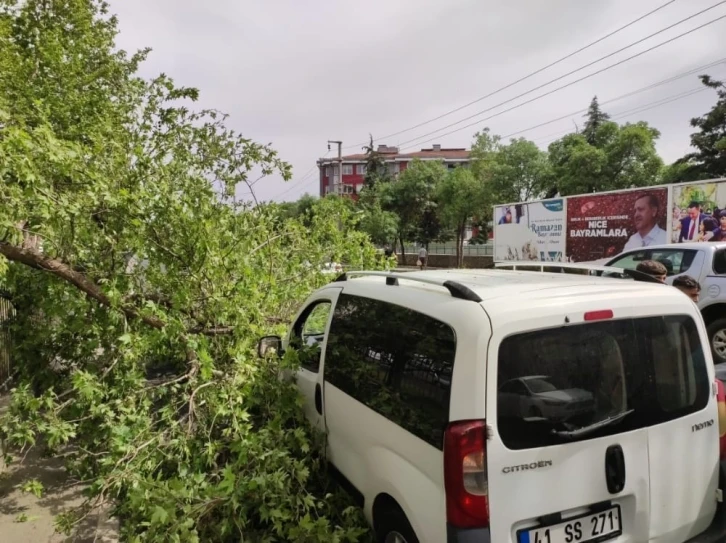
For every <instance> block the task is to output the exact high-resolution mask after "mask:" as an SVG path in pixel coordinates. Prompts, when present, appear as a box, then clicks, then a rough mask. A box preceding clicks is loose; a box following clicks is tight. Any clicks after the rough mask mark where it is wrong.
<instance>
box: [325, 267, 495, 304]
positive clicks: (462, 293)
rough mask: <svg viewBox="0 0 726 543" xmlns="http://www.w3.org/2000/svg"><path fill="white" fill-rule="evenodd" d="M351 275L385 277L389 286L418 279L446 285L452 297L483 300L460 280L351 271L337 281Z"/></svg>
mask: <svg viewBox="0 0 726 543" xmlns="http://www.w3.org/2000/svg"><path fill="white" fill-rule="evenodd" d="M351 276H356V277H385V278H386V284H387V285H389V286H398V280H399V279H405V280H406V281H416V282H417V283H424V284H427V285H435V286H437V287H444V288H445V289H446V290H448V291H449V293H450V294H451V296H452V297H454V298H459V299H461V300H468V301H470V302H476V303H479V302H481V301H482V299H481V297H479V295H478V294H477V293H476V292H474V291H473V290H471V289H470V288H469V287H467V286H466V285H462V284H461V283H459V282H458V281H450V280H448V281H442V280H441V279H428V278H426V277H416V276H412V275H411V274H410V273H391V272H383V271H349V272H346V273H344V274H342V275H339V276H338V277H336V279H335V281H334V282H336V283H340V282H343V281H347V280H348V279H349V278H350V277H351Z"/></svg>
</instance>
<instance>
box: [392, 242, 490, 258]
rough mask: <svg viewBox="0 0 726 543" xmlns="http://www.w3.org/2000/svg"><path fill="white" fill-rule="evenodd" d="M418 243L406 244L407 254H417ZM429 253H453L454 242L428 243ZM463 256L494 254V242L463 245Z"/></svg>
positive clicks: (454, 252)
mask: <svg viewBox="0 0 726 543" xmlns="http://www.w3.org/2000/svg"><path fill="white" fill-rule="evenodd" d="M419 247H420V246H419V245H416V244H415V243H407V244H406V253H407V254H418V250H419ZM429 254H430V255H455V254H456V243H430V244H429ZM464 256H494V244H493V243H483V244H480V245H464Z"/></svg>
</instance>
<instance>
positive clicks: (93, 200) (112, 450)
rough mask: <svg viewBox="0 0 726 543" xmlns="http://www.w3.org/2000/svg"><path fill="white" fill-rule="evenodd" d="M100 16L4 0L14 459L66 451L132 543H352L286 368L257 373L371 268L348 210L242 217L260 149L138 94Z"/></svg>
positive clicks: (180, 103) (267, 160) (3, 187)
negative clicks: (272, 349) (336, 278)
mask: <svg viewBox="0 0 726 543" xmlns="http://www.w3.org/2000/svg"><path fill="white" fill-rule="evenodd" d="M117 31H118V30H117V21H116V19H115V18H114V17H112V16H110V15H109V14H108V12H107V7H106V5H105V4H104V3H103V2H100V1H96V0H63V1H58V2H46V1H43V0H27V1H25V2H23V3H16V2H14V1H11V0H0V68H1V69H0V83H1V84H0V177H2V182H0V282H2V284H3V287H4V288H5V291H6V294H7V296H8V297H9V298H10V299H11V300H12V303H13V304H14V306H15V308H16V310H17V317H16V318H15V320H14V321H12V323H11V335H12V339H13V343H12V357H13V365H14V367H16V368H17V369H18V372H19V373H18V375H17V376H16V379H15V389H14V391H13V397H12V404H11V407H10V410H9V412H8V414H7V415H6V416H5V417H4V418H3V420H2V421H0V432H1V433H2V437H3V438H4V439H5V440H6V444H7V445H8V446H9V447H10V448H11V449H10V450H11V451H22V452H23V453H24V452H25V451H27V449H28V448H29V447H41V448H43V449H44V450H45V451H46V452H47V453H49V454H59V453H60V452H63V453H64V454H65V455H67V456H66V458H67V459H68V468H69V470H70V471H71V473H72V474H73V475H74V476H75V477H77V478H78V479H79V480H83V481H86V482H87V483H88V484H89V487H88V501H87V502H86V503H85V504H84V505H83V506H81V507H80V508H78V509H76V510H72V511H67V512H65V513H64V514H63V515H61V517H60V518H59V527H60V528H61V529H63V530H65V531H71V530H72V529H73V528H74V526H76V525H77V523H78V521H79V519H81V518H82V517H83V516H84V515H85V514H86V513H87V512H88V510H89V509H90V508H93V507H95V506H98V505H99V504H102V503H105V502H110V503H112V504H113V505H114V512H115V513H116V514H117V515H119V516H120V517H122V518H123V523H122V530H123V537H124V538H125V539H126V540H129V541H230V540H241V539H244V540H247V541H249V540H252V541H256V540H268V541H272V540H280V541H290V540H294V541H323V540H324V541H345V540H355V539H356V538H358V537H359V536H361V534H363V533H364V532H365V531H366V530H365V528H363V527H362V526H364V524H363V522H362V519H361V517H360V515H359V513H358V510H357V509H356V508H348V505H349V504H348V503H347V502H346V501H345V500H343V501H339V498H337V497H336V496H337V494H335V495H334V496H332V497H331V496H328V494H329V493H330V492H332V490H331V488H332V487H330V486H329V483H328V482H327V478H326V477H324V462H323V458H322V452H321V451H322V449H320V448H319V445H320V440H319V439H318V436H317V434H316V433H315V432H314V431H313V430H312V429H311V428H310V427H309V425H308V423H307V422H306V420H305V418H304V416H303V415H302V411H301V409H300V398H299V395H298V392H297V390H296V388H295V386H294V385H293V383H291V382H289V381H286V380H280V378H279V377H280V375H281V372H282V371H283V370H287V369H294V368H295V367H296V354H295V352H294V351H292V350H291V351H289V352H288V353H286V355H285V357H284V358H283V359H282V360H276V359H270V360H265V361H261V360H258V359H257V358H256V355H255V344H256V341H257V338H258V337H260V336H262V335H265V334H269V333H273V332H277V333H280V332H282V331H283V330H284V329H285V323H286V322H289V320H290V319H291V317H292V316H293V314H294V312H295V311H296V309H297V307H298V304H299V303H300V302H301V300H302V299H304V297H305V296H307V294H308V293H309V292H310V290H311V289H312V288H314V287H316V286H318V285H321V284H323V283H324V282H325V281H326V280H327V279H326V278H325V277H324V276H323V275H322V274H321V273H319V271H318V270H319V268H320V265H321V264H322V263H324V262H327V261H330V260H337V261H346V262H348V263H350V264H351V265H352V266H355V267H367V268H375V267H377V266H378V264H377V260H376V259H375V258H374V255H375V251H374V248H373V246H372V245H371V244H370V243H369V241H368V237H367V236H366V235H365V234H363V233H362V232H360V230H359V229H358V226H357V222H358V220H359V219H358V216H357V215H356V214H355V213H354V210H352V209H351V208H350V206H348V205H346V204H345V202H343V201H342V200H341V199H339V198H330V199H328V198H326V199H323V200H320V201H315V202H314V203H313V202H310V206H309V208H308V210H307V211H306V212H305V214H304V218H305V221H303V220H302V218H301V217H289V216H284V217H283V215H284V213H283V211H282V210H281V208H280V207H279V206H276V205H270V206H265V205H260V206H253V205H251V204H248V203H245V202H238V201H236V200H235V197H234V195H235V193H236V189H237V187H238V186H239V185H240V184H248V186H249V187H250V188H251V186H252V181H253V180H252V179H250V177H251V176H252V175H253V172H259V171H261V172H262V174H263V175H269V174H271V173H273V172H276V173H278V174H279V175H281V176H282V177H284V178H289V176H290V167H289V166H288V165H287V164H286V163H285V162H284V161H282V160H281V159H280V158H279V157H278V155H277V153H276V152H275V151H274V150H273V149H272V148H270V147H268V146H265V145H260V144H257V143H255V142H253V141H251V140H249V139H247V138H245V137H244V136H242V135H240V134H239V133H237V132H235V131H234V130H232V129H230V128H229V127H228V126H227V124H226V123H227V119H226V117H225V116H224V115H223V114H221V113H219V112H218V111H216V110H195V109H194V104H193V103H194V101H195V100H196V99H197V97H198V91H197V90H196V89H193V88H185V87H179V86H177V85H176V84H175V83H174V82H173V81H172V80H171V79H170V78H169V77H167V76H165V75H160V76H158V77H156V78H154V79H152V80H145V79H143V78H141V77H140V76H139V75H138V73H137V69H138V66H139V64H140V63H141V62H143V60H144V58H145V57H146V55H147V53H148V52H147V51H142V52H140V53H138V54H134V55H128V54H126V53H125V52H122V51H118V50H117V49H116V48H115V45H114V39H115V36H116V34H117Z"/></svg>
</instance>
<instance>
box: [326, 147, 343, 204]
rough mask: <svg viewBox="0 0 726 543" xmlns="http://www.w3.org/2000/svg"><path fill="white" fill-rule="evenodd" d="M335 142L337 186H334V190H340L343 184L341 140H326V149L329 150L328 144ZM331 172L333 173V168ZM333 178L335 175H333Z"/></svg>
mask: <svg viewBox="0 0 726 543" xmlns="http://www.w3.org/2000/svg"><path fill="white" fill-rule="evenodd" d="M331 143H335V144H337V145H338V176H339V177H338V184H339V187H336V192H337V191H338V190H342V186H343V142H342V141H337V140H328V151H330V144H331ZM333 173H335V170H333ZM333 179H335V177H333Z"/></svg>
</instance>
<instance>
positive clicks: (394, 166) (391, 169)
mask: <svg viewBox="0 0 726 543" xmlns="http://www.w3.org/2000/svg"><path fill="white" fill-rule="evenodd" d="M399 171H400V169H399V165H398V162H391V163H390V164H389V165H388V173H390V174H391V175H398V172H399Z"/></svg>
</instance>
